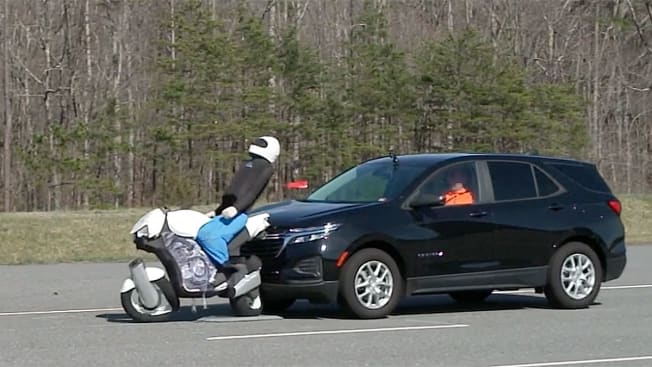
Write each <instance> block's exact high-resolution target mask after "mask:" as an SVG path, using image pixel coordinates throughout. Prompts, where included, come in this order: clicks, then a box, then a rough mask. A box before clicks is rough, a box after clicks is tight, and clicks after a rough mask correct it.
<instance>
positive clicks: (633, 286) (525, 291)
mask: <svg viewBox="0 0 652 367" xmlns="http://www.w3.org/2000/svg"><path fill="white" fill-rule="evenodd" d="M637 288H652V284H637V285H613V286H603V287H600V290H614V289H637ZM494 293H495V294H512V293H534V289H519V290H515V291H496V292H494Z"/></svg>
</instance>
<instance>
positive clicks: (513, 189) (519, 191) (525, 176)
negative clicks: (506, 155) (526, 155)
mask: <svg viewBox="0 0 652 367" xmlns="http://www.w3.org/2000/svg"><path fill="white" fill-rule="evenodd" d="M487 165H488V167H489V174H490V175H491V183H492V186H493V190H494V199H495V200H496V201H502V200H516V199H528V198H536V197H537V189H536V186H535V185H534V176H533V175H532V166H531V165H529V164H527V163H519V162H487Z"/></svg>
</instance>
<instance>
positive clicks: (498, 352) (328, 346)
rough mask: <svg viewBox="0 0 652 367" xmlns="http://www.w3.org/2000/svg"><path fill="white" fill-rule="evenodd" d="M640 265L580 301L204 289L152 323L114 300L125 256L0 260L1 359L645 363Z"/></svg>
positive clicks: (651, 324) (633, 251)
mask: <svg viewBox="0 0 652 367" xmlns="http://www.w3.org/2000/svg"><path fill="white" fill-rule="evenodd" d="M650 264H652V246H637V247H634V246H632V247H630V248H629V263H628V266H627V269H626V271H625V273H624V274H623V276H622V277H621V278H620V279H618V280H616V281H613V282H609V283H607V284H605V288H604V289H603V290H602V291H601V293H600V295H599V296H598V304H597V305H594V306H592V307H591V308H589V309H585V310H570V311H569V310H553V309H550V308H548V306H547V304H546V302H545V299H544V298H542V297H541V296H539V295H535V294H532V293H512V294H494V295H492V296H491V297H489V299H488V301H487V302H486V303H485V304H483V305H479V306H478V305H476V306H466V307H464V306H459V305H457V304H455V303H454V302H453V301H451V300H450V299H449V298H448V297H446V296H427V297H412V298H409V299H407V300H405V301H404V302H403V303H402V304H401V306H400V307H399V309H398V310H397V311H396V313H395V315H393V316H391V317H388V318H385V319H381V320H367V321H363V320H350V319H346V318H344V316H343V315H342V314H341V313H339V312H338V310H337V308H336V307H330V306H314V305H309V304H307V303H298V304H296V305H295V306H293V307H292V308H291V309H290V311H289V312H288V313H287V314H286V315H284V317H283V318H279V319H274V320H260V321H247V322H243V321H241V320H242V319H235V320H236V321H239V322H234V319H229V318H228V317H226V316H228V315H229V312H230V309H229V307H228V304H225V303H224V302H223V301H222V300H220V299H211V300H209V305H208V308H207V309H203V307H202V306H201V304H200V305H198V306H199V307H198V310H197V313H193V312H191V307H190V303H189V302H185V301H184V302H183V305H184V307H183V309H182V312H180V313H179V314H178V315H177V317H176V319H175V321H173V322H168V323H161V324H137V323H132V322H130V321H129V320H128V319H127V318H126V317H125V316H126V315H124V313H123V312H122V311H121V309H120V302H119V293H118V289H119V287H120V285H121V283H122V279H123V278H124V277H125V276H126V275H127V273H128V270H127V266H126V264H61V265H41V266H0V275H1V278H2V280H3V282H2V283H3V286H2V287H0V366H116V365H117V366H126V365H138V366H180V365H181V366H183V365H193V366H194V365H211V366H219V365H228V366H338V367H339V366H447V367H455V366H464V367H467V366H468V367H475V366H477V367H489V366H491V367H493V366H513V367H516V366H519V367H521V366H532V367H534V366H557V365H572V366H613V367H624V366H632V367H639V366H640V367H642V366H652V343H651V342H650V336H652V307H650V305H651V304H652V285H651V284H652V266H650ZM622 286H641V287H637V288H622ZM53 311H66V312H65V313H59V312H53ZM211 315H218V316H223V317H222V318H221V319H220V318H218V319H216V318H215V317H214V316H211ZM229 320H230V321H229ZM215 321H222V322H215ZM259 334H273V335H270V336H267V337H264V338H255V337H254V336H255V335H259ZM279 334H285V335H279ZM234 336H244V337H241V338H233V337H234ZM625 358H630V359H625ZM569 361H584V362H581V363H580V362H578V363H576V364H570V362H569ZM553 362H564V363H562V364H551V363H553Z"/></svg>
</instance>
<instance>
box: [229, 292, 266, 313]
mask: <svg viewBox="0 0 652 367" xmlns="http://www.w3.org/2000/svg"><path fill="white" fill-rule="evenodd" d="M229 303H230V304H231V310H232V311H233V315H235V316H258V315H260V314H261V313H262V312H263V304H262V300H261V298H260V293H259V292H258V289H254V290H252V291H251V292H249V293H247V294H243V295H242V296H240V297H237V298H229Z"/></svg>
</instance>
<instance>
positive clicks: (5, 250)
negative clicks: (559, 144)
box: [0, 195, 652, 264]
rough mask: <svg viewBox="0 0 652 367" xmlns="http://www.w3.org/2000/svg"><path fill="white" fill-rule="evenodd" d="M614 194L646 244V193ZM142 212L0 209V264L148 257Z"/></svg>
mask: <svg viewBox="0 0 652 367" xmlns="http://www.w3.org/2000/svg"><path fill="white" fill-rule="evenodd" d="M619 198H620V200H621V201H622V204H623V215H622V218H623V222H624V223H625V228H626V236H627V243H628V244H634V243H652V225H650V218H652V195H620V196H619ZM195 209H197V210H200V211H202V212H203V211H208V210H210V208H209V207H198V208H195ZM147 210H148V209H127V210H95V211H72V212H54V213H42V212H40V213H0V264H26V263H60V262H75V261H124V260H128V259H131V258H133V257H135V256H143V257H145V258H148V257H150V258H151V255H149V254H146V253H144V252H142V251H138V250H136V246H135V245H134V244H133V242H132V241H131V236H130V235H129V230H130V229H131V226H132V225H133V223H135V222H136V220H137V219H138V218H139V217H140V216H141V215H143V214H144V213H145V212H146V211H147Z"/></svg>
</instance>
